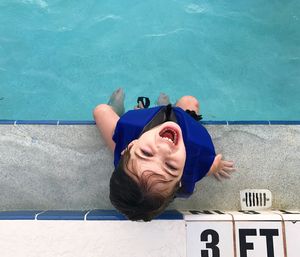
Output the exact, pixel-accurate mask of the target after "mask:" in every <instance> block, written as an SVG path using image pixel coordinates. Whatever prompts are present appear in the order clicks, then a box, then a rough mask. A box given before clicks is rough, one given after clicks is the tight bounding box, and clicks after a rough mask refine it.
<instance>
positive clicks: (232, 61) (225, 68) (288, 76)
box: [0, 0, 300, 120]
mask: <svg viewBox="0 0 300 257" xmlns="http://www.w3.org/2000/svg"><path fill="white" fill-rule="evenodd" d="M0 9H1V15H0V119H36V120H38V119H39V120H46V119H57V120H59V119H64V120H90V119H92V109H93V108H94V107H95V106H96V105H97V104H98V103H101V102H107V100H108V98H109V95H110V94H111V92H112V91H113V89H115V88H118V87H123V88H124V89H125V92H126V108H127V109H128V108H131V107H132V106H133V105H134V104H135V101H136V98H137V96H140V95H146V96H149V97H150V98H151V100H152V103H154V102H155V99H156V98H157V96H158V94H159V92H162V91H163V92H165V93H167V94H169V95H170V96H171V100H172V101H173V102H174V101H175V100H176V99H178V98H179V97H180V96H182V95H184V94H192V95H195V96H197V97H198V98H199V99H200V102H201V103H202V113H203V116H204V119H205V120H299V119H300V105H299V99H300V73H299V70H300V26H299V25H300V14H299V10H300V2H299V1H293V0H287V1H275V2H274V1H270V0H267V1H266V0H264V1H263V0H253V1H248V2H241V1H237V0H231V1H227V2H220V1H208V0H207V1H187V0H163V1H162V0H149V1H145V2H141V1H136V0H135V1H134V0H130V1H129V0H128V1H125V0H124V1H116V0H110V1H96V0H86V1H76V2H75V1H60V0H52V1H50V0H2V1H1V2H0Z"/></svg>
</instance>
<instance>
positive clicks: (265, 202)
mask: <svg viewBox="0 0 300 257" xmlns="http://www.w3.org/2000/svg"><path fill="white" fill-rule="evenodd" d="M240 201H241V208H242V210H264V209H269V208H271V206H272V193H271V191H270V190H268V189H245V190H242V191H240Z"/></svg>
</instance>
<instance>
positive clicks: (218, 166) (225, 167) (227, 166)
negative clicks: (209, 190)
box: [209, 154, 236, 181]
mask: <svg viewBox="0 0 300 257" xmlns="http://www.w3.org/2000/svg"><path fill="white" fill-rule="evenodd" d="M234 171H236V169H235V168H234V167H233V161H225V160H222V154H218V155H217V156H216V157H215V160H214V162H213V165H212V167H211V169H210V171H209V175H211V174H213V175H214V176H215V178H216V179H217V180H219V181H221V180H222V179H224V178H225V179H229V178H230V175H231V173H232V172H234Z"/></svg>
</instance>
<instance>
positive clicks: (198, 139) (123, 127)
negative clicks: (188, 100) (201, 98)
mask: <svg viewBox="0 0 300 257" xmlns="http://www.w3.org/2000/svg"><path fill="white" fill-rule="evenodd" d="M161 108H162V106H158V107H153V108H148V109H139V110H131V111H128V112H126V113H125V114H124V115H123V116H121V117H120V119H119V121H118V122H117V125H116V128H115V132H114V135H113V138H112V139H113V140H114V142H115V143H116V147H115V151H114V166H115V167H117V165H118V163H119V161H120V158H121V152H122V151H123V150H124V149H125V148H126V147H127V145H128V144H129V143H130V142H131V141H133V140H134V139H137V138H139V136H140V134H141V132H142V131H143V129H144V127H145V126H146V125H147V124H148V123H149V122H150V121H151V120H152V118H153V117H154V116H155V115H156V114H157V113H158V112H159V110H160V109H161ZM173 111H174V113H175V116H176V119H177V124H178V125H179V126H180V128H181V130H182V135H183V140H184V144H185V148H186V162H185V166H184V170H183V175H182V178H181V184H182V187H181V189H180V194H179V196H188V195H191V194H192V193H193V191H194V187H195V183H196V182H197V181H199V180H200V179H202V178H203V177H204V176H205V175H206V174H207V172H208V171H209V169H210V167H211V165H212V163H213V161H214V158H215V156H216V153H215V149H214V145H213V143H212V139H211V137H210V135H209V133H208V132H207V130H206V129H205V128H204V127H203V126H202V125H201V124H200V123H199V122H197V121H196V120H194V119H193V118H192V117H191V116H190V115H189V114H187V113H186V112H185V111H184V110H182V109H181V108H179V107H173Z"/></svg>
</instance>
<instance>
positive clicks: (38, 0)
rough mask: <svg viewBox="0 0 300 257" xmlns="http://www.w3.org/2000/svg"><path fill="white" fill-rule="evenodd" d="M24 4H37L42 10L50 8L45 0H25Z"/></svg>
mask: <svg viewBox="0 0 300 257" xmlns="http://www.w3.org/2000/svg"><path fill="white" fill-rule="evenodd" d="M22 3H24V4H35V5H38V6H39V7H40V8H42V9H45V8H47V7H48V3H47V2H46V1H45V0H23V1H22Z"/></svg>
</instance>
